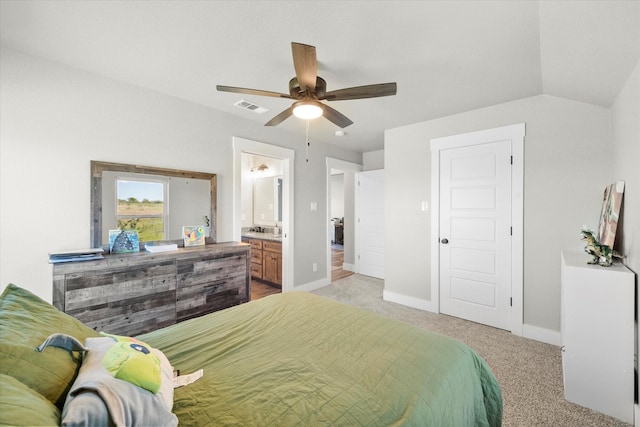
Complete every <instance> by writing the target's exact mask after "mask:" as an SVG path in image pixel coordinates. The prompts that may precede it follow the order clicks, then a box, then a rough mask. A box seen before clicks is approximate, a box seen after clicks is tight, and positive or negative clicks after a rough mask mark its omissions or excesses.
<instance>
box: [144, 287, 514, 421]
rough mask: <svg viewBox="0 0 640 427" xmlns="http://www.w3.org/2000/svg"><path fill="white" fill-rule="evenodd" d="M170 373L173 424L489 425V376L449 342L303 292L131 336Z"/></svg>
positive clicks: (494, 407) (492, 387) (497, 397)
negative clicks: (176, 375) (184, 379)
mask: <svg viewBox="0 0 640 427" xmlns="http://www.w3.org/2000/svg"><path fill="white" fill-rule="evenodd" d="M139 338H140V339H141V340H143V341H145V342H147V343H149V344H151V345H152V346H154V347H157V348H159V349H160V350H162V351H163V352H164V353H165V354H166V355H167V357H168V358H169V360H170V361H171V363H172V364H173V366H174V368H175V369H180V371H181V373H182V374H187V373H190V372H193V371H196V370H198V369H204V377H203V378H201V379H199V380H198V381H196V382H195V383H193V384H190V385H187V386H184V387H181V388H178V389H176V390H175V398H174V412H175V414H176V415H177V416H178V418H179V420H180V424H181V425H188V426H205V425H225V424H227V425H243V426H250V425H260V426H289V425H291V426H293V425H295V426H298V425H345V426H363V425H380V426H390V425H408V426H438V427H442V426H456V427H462V426H499V425H501V421H502V396H501V392H500V387H499V385H498V383H497V382H496V379H495V377H494V376H493V374H492V372H491V370H490V369H489V367H488V366H487V364H486V363H485V361H484V360H483V359H481V358H480V357H479V356H478V355H477V354H476V353H475V352H474V351H473V350H472V349H470V348H469V347H467V346H466V345H464V344H462V343H460V342H458V341H455V340H453V339H451V338H448V337H445V336H442V335H438V334H435V333H430V332H427V331H425V330H422V329H419V328H416V327H413V326H410V325H407V324H405V323H402V322H399V321H395V320H391V319H387V318H384V317H381V316H379V315H376V314H373V313H370V312H367V311H364V310H362V309H359V308H356V307H352V306H348V305H345V304H342V303H338V302H335V301H332V300H329V299H326V298H323V297H319V296H316V295H313V294H309V293H305V292H289V293H284V294H278V295H273V296H270V297H266V298H263V299H260V300H258V301H254V302H251V303H248V304H243V305H240V306H237V307H233V308H230V309H227V310H223V311H220V312H217V313H213V314H210V315H207V316H203V317H200V318H197V319H192V320H189V321H186V322H182V323H179V324H177V325H173V326H170V327H167V328H164V329H161V330H157V331H154V332H151V333H148V334H145V335H141V336H140V337H139Z"/></svg>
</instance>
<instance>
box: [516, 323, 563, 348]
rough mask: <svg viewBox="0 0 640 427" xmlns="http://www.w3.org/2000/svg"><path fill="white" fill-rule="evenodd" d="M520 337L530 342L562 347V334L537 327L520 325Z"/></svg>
mask: <svg viewBox="0 0 640 427" xmlns="http://www.w3.org/2000/svg"><path fill="white" fill-rule="evenodd" d="M522 336H523V337H525V338H530V339H532V340H536V341H540V342H545V343H547V344H552V345H557V346H561V345H562V334H561V333H560V332H558V331H552V330H551V329H545V328H540V327H538V326H533V325H527V324H526V323H525V324H524V325H522Z"/></svg>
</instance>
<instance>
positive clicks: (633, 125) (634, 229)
mask: <svg viewBox="0 0 640 427" xmlns="http://www.w3.org/2000/svg"><path fill="white" fill-rule="evenodd" d="M611 122H612V130H613V169H612V173H611V182H614V181H617V180H622V181H625V188H624V197H623V200H624V201H623V204H624V205H623V212H622V215H623V217H622V224H621V225H622V229H618V231H617V235H616V245H615V246H616V247H618V246H619V249H620V251H621V252H622V253H623V254H624V255H626V258H625V260H624V262H625V264H626V265H627V266H628V267H629V268H630V269H631V270H633V271H635V272H636V274H638V273H640V248H639V246H640V169H639V168H640V61H638V63H637V64H636V67H635V69H634V71H633V73H632V74H631V76H630V77H629V80H628V81H627V83H626V85H625V86H624V88H623V89H622V91H621V92H620V94H619V95H618V97H617V99H616V102H615V103H614V105H613V107H612V109H611ZM618 243H619V245H618Z"/></svg>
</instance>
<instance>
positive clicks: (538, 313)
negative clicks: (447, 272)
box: [384, 95, 612, 331]
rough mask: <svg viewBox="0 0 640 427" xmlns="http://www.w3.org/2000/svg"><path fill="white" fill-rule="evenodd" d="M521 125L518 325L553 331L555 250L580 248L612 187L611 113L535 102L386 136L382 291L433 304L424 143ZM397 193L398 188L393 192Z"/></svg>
mask: <svg viewBox="0 0 640 427" xmlns="http://www.w3.org/2000/svg"><path fill="white" fill-rule="evenodd" d="M522 122H525V123H526V138H525V144H524V145H525V159H524V175H525V178H524V182H525V194H524V246H525V247H524V254H525V259H524V323H525V325H531V326H534V327H537V328H542V329H543V330H550V331H559V330H560V252H561V251H562V250H563V249H566V248H582V247H583V246H584V245H583V244H582V242H580V240H579V239H580V235H579V232H580V230H581V228H582V225H583V224H587V225H588V226H589V227H591V228H592V229H595V228H596V227H597V224H598V217H599V214H600V207H601V206H600V204H601V198H602V191H603V190H604V187H605V185H607V183H609V182H610V181H611V174H610V170H611V164H612V163H611V145H610V143H609V141H610V134H611V131H610V112H609V110H608V109H605V108H601V107H596V106H593V105H588V104H584V103H579V102H574V101H569V100H565V99H562V98H556V97H552V96H545V95H540V96H535V97H532V98H527V99H522V100H519V101H514V102H509V103H505V104H500V105H495V106H491V107H487V108H483V109H479V110H474V111H470V112H466V113H461V114H457V115H453V116H449V117H444V118H441V119H436V120H431V121H427V122H422V123H417V124H414V125H411V126H405V127H401V128H397V129H391V130H388V131H387V132H386V133H385V151H384V153H385V156H384V164H385V195H386V197H387V200H386V203H385V206H386V209H385V227H386V238H385V244H386V247H385V250H386V254H385V266H386V271H385V274H386V276H385V290H387V291H390V292H394V293H396V294H401V295H406V296H408V297H412V298H417V299H424V300H427V301H430V297H431V295H430V265H429V260H430V257H431V253H430V248H429V242H430V239H431V238H433V236H431V232H430V212H422V211H421V209H420V208H421V201H423V200H426V201H428V200H430V185H431V182H430V173H431V171H430V162H431V155H430V150H429V141H430V140H431V139H432V138H437V137H442V136H448V135H455V134H460V133H465V132H472V131H477V130H483V129H489V128H494V127H499V126H506V125H510V124H515V123H522ZM399 188H402V191H398V189H399Z"/></svg>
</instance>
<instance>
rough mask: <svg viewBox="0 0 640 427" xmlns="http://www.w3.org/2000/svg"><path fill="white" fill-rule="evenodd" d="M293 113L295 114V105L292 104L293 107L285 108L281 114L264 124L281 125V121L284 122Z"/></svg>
mask: <svg viewBox="0 0 640 427" xmlns="http://www.w3.org/2000/svg"><path fill="white" fill-rule="evenodd" d="M292 115H293V105H291V107H289V108H287V109H286V110H284V111H283V112H281V113H280V114H278V115H277V116H275V117H274V118H273V119H271V120H269V121H268V122H267V123H265V124H264V125H265V126H276V125H279V124H280V123H282V122H284V121H285V120H287V119H288V118H289V117H291V116H292Z"/></svg>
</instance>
